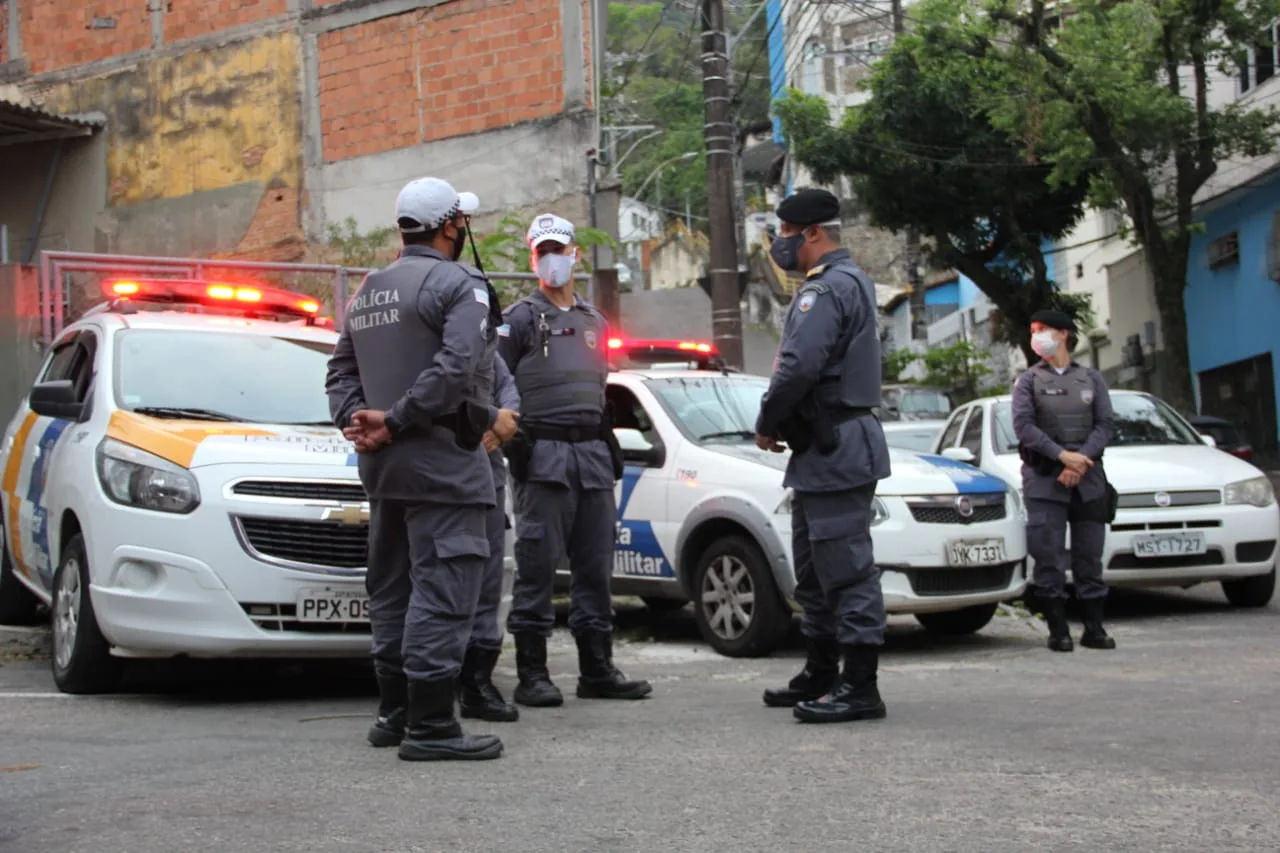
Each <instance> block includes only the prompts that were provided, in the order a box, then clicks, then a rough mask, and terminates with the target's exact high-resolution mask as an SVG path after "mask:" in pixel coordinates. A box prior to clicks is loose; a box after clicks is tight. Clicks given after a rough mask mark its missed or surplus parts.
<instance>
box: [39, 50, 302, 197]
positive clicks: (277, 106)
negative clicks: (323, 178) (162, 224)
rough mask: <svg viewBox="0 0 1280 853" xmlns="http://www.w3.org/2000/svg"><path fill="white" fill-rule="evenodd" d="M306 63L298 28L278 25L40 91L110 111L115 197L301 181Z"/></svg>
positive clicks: (64, 106)
mask: <svg viewBox="0 0 1280 853" xmlns="http://www.w3.org/2000/svg"><path fill="white" fill-rule="evenodd" d="M298 65H299V45H298V37H297V36H296V34H294V33H289V32H286V33H279V34H270V35H264V36H261V37H259V38H256V39H253V40H252V41H248V42H243V43H240V44H233V45H226V46H223V47H216V48H210V49H202V50H197V51H192V52H190V53H187V54H184V55H181V56H173V57H156V58H153V59H148V60H146V61H144V62H140V63H138V64H137V65H136V66H132V67H130V68H128V69H125V70H122V71H118V72H114V73H111V74H107V75H103V76H99V77H92V78H88V79H80V80H76V81H74V82H69V83H60V84H53V85H51V86H50V87H49V88H47V89H45V90H44V91H42V92H40V100H41V101H42V102H43V103H44V104H45V105H46V106H47V107H50V108H52V109H55V110H57V111H59V112H88V111H101V112H103V113H106V115H107V117H108V121H107V133H108V140H109V144H108V154H107V168H108V204H109V205H113V206H114V205H127V204H134V203H137V202H142V201H150V200H155V199H170V198H180V197H182V196H186V195H190V194H192V193H197V192H201V191H205V190H214V189H221V188H225V187H232V186H236V185H240V184H245V183H249V182H260V183H261V184H263V185H267V184H269V183H272V182H273V181H274V182H275V185H276V186H280V185H283V186H286V187H290V188H293V189H298V188H300V187H301V184H302V121H301V112H300V110H301V106H300V104H301V94H300V91H299V81H300V79H301V78H300V75H299V70H298Z"/></svg>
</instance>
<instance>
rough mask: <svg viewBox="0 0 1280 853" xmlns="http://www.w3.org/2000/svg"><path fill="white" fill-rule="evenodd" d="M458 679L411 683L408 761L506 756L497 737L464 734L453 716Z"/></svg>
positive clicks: (403, 748) (404, 747) (404, 745)
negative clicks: (503, 754)
mask: <svg viewBox="0 0 1280 853" xmlns="http://www.w3.org/2000/svg"><path fill="white" fill-rule="evenodd" d="M456 689H457V680H456V679H454V678H437V679H435V680H432V681H410V682H409V705H408V710H407V712H406V714H405V732H404V740H403V741H402V742H401V744H400V758H401V759H403V760H404V761H483V760H485V759H488V758H497V757H498V756H499V755H502V741H500V740H498V738H497V736H495V735H464V734H463V733H462V726H460V725H458V720H457V718H456V717H454V715H453V699H454V692H455V690H456Z"/></svg>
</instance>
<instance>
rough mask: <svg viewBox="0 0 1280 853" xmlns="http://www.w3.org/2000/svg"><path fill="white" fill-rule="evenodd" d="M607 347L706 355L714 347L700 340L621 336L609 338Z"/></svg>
mask: <svg viewBox="0 0 1280 853" xmlns="http://www.w3.org/2000/svg"><path fill="white" fill-rule="evenodd" d="M609 349H620V350H625V351H626V352H645V351H663V352H673V351H674V352H699V353H704V354H706V355H715V354H716V348H715V347H714V346H712V345H711V344H708V343H702V342H700V341H679V340H661V339H658V340H630V341H629V340H625V339H623V338H609Z"/></svg>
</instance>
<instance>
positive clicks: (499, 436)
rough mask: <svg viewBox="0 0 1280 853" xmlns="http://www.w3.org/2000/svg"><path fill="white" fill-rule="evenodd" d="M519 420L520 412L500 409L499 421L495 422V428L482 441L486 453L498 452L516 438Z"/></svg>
mask: <svg viewBox="0 0 1280 853" xmlns="http://www.w3.org/2000/svg"><path fill="white" fill-rule="evenodd" d="M519 420H520V414H519V413H518V412H513V411H512V410H511V409H498V419H497V420H495V421H494V422H493V427H492V428H491V429H490V430H489V431H488V432H486V433H485V434H484V438H482V439H481V443H482V444H483V445H484V449H485V452H486V453H489V452H492V451H494V450H497V449H498V448H499V447H501V446H502V445H504V444H506V443H507V442H508V441H510V440H511V439H512V438H514V437H515V434H516V429H517V427H518V424H517V421H519Z"/></svg>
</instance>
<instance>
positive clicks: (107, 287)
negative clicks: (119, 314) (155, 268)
mask: <svg viewBox="0 0 1280 853" xmlns="http://www.w3.org/2000/svg"><path fill="white" fill-rule="evenodd" d="M102 289H103V292H104V294H105V295H106V296H108V297H109V298H111V299H124V300H131V301H137V302H160V303H168V304H186V305H225V306H228V307H233V306H234V307H237V308H243V309H244V310H245V311H246V312H248V311H254V310H255V309H256V310H257V311H261V312H270V313H278V314H292V315H295V316H301V317H312V318H313V317H315V315H316V314H317V313H318V312H319V311H320V303H319V302H317V301H316V300H315V299H312V298H310V297H308V296H306V295H304V294H300V293H292V292H290V291H288V290H281V289H279V288H275V287H259V286H257V285H242V284H223V283H220V282H207V281H189V280H185V279H119V280H116V281H109V282H106V283H104V284H103V288H102Z"/></svg>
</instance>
